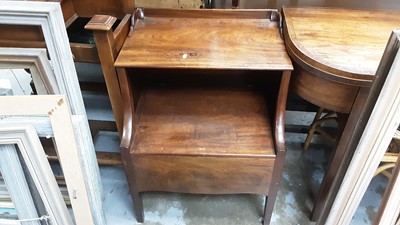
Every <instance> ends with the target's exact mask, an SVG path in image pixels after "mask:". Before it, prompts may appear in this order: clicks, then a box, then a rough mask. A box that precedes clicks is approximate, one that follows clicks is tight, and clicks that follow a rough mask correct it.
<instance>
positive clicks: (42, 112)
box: [0, 95, 96, 225]
mask: <svg viewBox="0 0 400 225" xmlns="http://www.w3.org/2000/svg"><path fill="white" fill-rule="evenodd" d="M0 105H2V106H7V107H1V108H0V116H2V117H3V118H2V120H0V124H2V123H6V121H3V120H4V119H5V118H4V117H9V116H23V117H20V119H19V121H20V122H29V120H28V121H25V118H29V117H30V116H34V117H35V116H36V117H37V116H41V117H43V116H46V117H47V118H48V119H49V121H50V124H51V128H52V131H53V132H52V133H53V135H54V140H55V144H56V148H57V152H58V156H59V159H60V164H61V167H62V169H63V173H64V176H65V181H66V184H67V189H68V194H69V197H70V200H71V205H72V209H73V211H74V215H75V221H76V222H77V224H78V225H94V224H96V223H95V222H94V218H93V214H92V209H91V207H90V199H89V198H90V197H89V195H88V193H87V189H86V183H87V182H90V181H88V180H87V178H86V177H85V176H84V172H83V170H84V168H83V167H82V166H81V163H80V162H81V160H80V157H81V154H80V152H79V151H78V145H79V140H78V143H77V142H76V141H75V135H76V134H78V133H77V132H76V130H79V129H81V127H79V125H81V124H82V123H81V122H82V121H84V120H80V121H78V122H77V123H76V125H77V126H78V127H75V129H74V126H73V123H72V119H71V115H70V111H69V107H68V105H67V102H66V99H65V97H64V96H59V95H41V96H4V97H1V98H0ZM81 119H85V117H81ZM12 123H15V121H13V122H12ZM46 123H47V124H48V120H47V121H46ZM74 131H75V132H74ZM85 180H86V183H85Z"/></svg>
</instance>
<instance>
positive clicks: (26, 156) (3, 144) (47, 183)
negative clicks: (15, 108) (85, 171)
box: [0, 123, 73, 225]
mask: <svg viewBox="0 0 400 225" xmlns="http://www.w3.org/2000/svg"><path fill="white" fill-rule="evenodd" d="M14 145H17V146H18V150H19V152H20V153H21V156H22V159H23V160H24V161H25V164H26V166H27V169H28V172H29V174H30V176H31V177H32V180H33V183H34V185H35V186H36V189H37V190H38V193H39V195H40V197H41V200H42V202H43V204H44V206H45V209H46V212H47V214H48V215H45V216H48V218H49V220H50V223H51V224H55V225H73V222H72V218H71V216H70V215H69V213H68V209H67V207H66V205H65V203H64V200H63V197H62V195H61V192H60V189H59V187H58V185H57V182H56V180H55V178H54V175H53V172H52V170H51V167H50V164H49V162H48V161H47V157H46V155H45V153H44V150H43V147H42V145H41V143H40V140H39V137H38V135H37V133H36V130H35V128H34V127H33V126H32V125H29V124H19V123H16V124H0V149H1V150H2V156H6V157H5V158H4V159H2V162H1V163H2V169H5V170H6V171H7V172H6V171H3V170H2V172H4V173H3V177H4V180H5V182H6V184H7V187H9V192H10V195H11V197H12V200H13V202H14V204H15V207H16V209H17V213H18V217H19V219H28V221H27V222H24V224H31V225H36V224H41V223H40V221H39V219H38V220H37V221H34V220H33V221H29V219H35V218H38V216H37V213H36V209H35V207H34V203H33V200H32V196H30V192H29V188H28V187H27V183H26V179H25V175H24V173H23V171H22V167H21V164H20V163H18V162H19V159H18V155H17V149H16V148H15V146H14ZM3 153H4V154H3ZM16 162H17V163H16ZM3 163H5V164H6V165H4V164H3ZM3 166H4V167H3ZM15 172H17V173H19V175H18V176H15V175H16V173H15ZM8 175H9V177H7V176H8ZM12 175H14V176H12ZM11 176H12V177H11ZM8 178H10V179H8ZM11 180H12V181H13V183H14V184H24V185H14V186H13V185H11V186H13V188H16V190H11V189H12V188H10V185H9V184H8V183H9V182H10V181H11ZM20 188H25V189H28V192H27V193H24V192H22V193H21V192H20ZM13 193H14V194H15V195H14V194H13ZM24 201H25V202H24ZM18 202H19V203H20V205H17V204H18ZM21 206H22V207H21ZM24 207H28V208H25V210H22V211H21V210H20V209H21V208H24ZM32 207H33V209H32ZM21 214H26V215H24V216H23V217H21ZM39 218H40V217H39ZM41 218H45V217H41ZM11 222H13V221H9V222H7V221H4V220H2V221H0V224H11Z"/></svg>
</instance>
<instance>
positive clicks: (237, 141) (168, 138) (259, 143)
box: [131, 88, 275, 157]
mask: <svg viewBox="0 0 400 225" xmlns="http://www.w3.org/2000/svg"><path fill="white" fill-rule="evenodd" d="M140 101H142V102H143V107H142V108H140V109H138V110H139V111H138V112H136V120H135V121H136V123H135V122H134V129H135V134H134V140H133V145H132V148H131V151H132V153H134V154H172V155H174V154H178V155H217V156H218V155H224V156H227V155H233V156H248V157H260V156H267V157H268V156H269V157H275V151H274V144H273V141H272V140H273V139H272V132H271V124H270V122H269V115H268V110H267V107H266V102H267V100H266V98H265V97H264V96H262V94H260V93H257V92H254V91H244V90H221V89H188V88H164V89H163V88H159V89H151V90H147V91H145V94H143V95H142V97H141V100H140Z"/></svg>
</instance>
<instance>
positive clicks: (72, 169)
mask: <svg viewBox="0 0 400 225" xmlns="http://www.w3.org/2000/svg"><path fill="white" fill-rule="evenodd" d="M0 24H9V25H32V26H40V27H41V29H42V32H43V36H44V39H45V42H46V47H47V50H48V54H49V57H50V60H51V67H52V71H53V75H51V76H54V77H52V78H49V77H48V78H49V79H47V80H45V79H41V82H42V83H43V84H42V85H38V86H39V87H40V88H39V91H40V92H44V91H46V92H47V93H49V94H62V95H65V99H64V100H63V101H66V102H65V104H64V103H62V105H63V107H64V105H69V107H67V106H65V107H67V108H68V113H70V114H71V121H72V129H73V140H74V141H73V143H75V144H76V149H77V155H68V154H67V155H64V154H63V153H61V151H60V146H61V144H60V145H59V146H57V149H58V154H59V158H60V162H61V166H62V169H63V173H64V175H65V180H66V184H67V188H68V193H69V196H70V198H71V204H72V208H73V212H74V216H75V220H76V223H77V224H78V225H91V224H96V225H105V224H106V221H105V216H104V212H103V207H102V188H101V179H100V172H99V168H98V164H97V160H96V154H95V150H94V145H93V141H92V137H91V134H90V129H89V124H88V121H87V116H86V111H85V108H84V104H83V100H82V94H81V91H80V88H79V83H78V78H77V74H76V71H75V66H74V62H73V56H72V53H71V50H70V46H69V42H68V37H67V33H66V28H65V25H64V20H63V17H62V12H61V7H60V4H59V3H52V2H29V1H0ZM37 58H40V56H39V57H37ZM42 58H43V57H42ZM44 64H46V63H44ZM45 67H47V66H45ZM36 68H37V71H36V72H38V71H49V69H48V67H47V68H40V67H38V66H36ZM50 73H51V72H50ZM42 78H43V77H42ZM35 79H36V78H34V81H35ZM36 82H37V83H40V82H38V79H36ZM54 84H56V86H54ZM49 87H52V88H53V89H52V90H51V89H49ZM35 97H37V96H35ZM58 97H59V99H61V98H62V97H61V96H58ZM2 98H3V97H2ZM4 98H10V97H4ZM46 98H47V97H46V96H39V97H38V99H46ZM13 101H15V100H12V101H8V102H4V104H6V105H3V104H2V106H6V107H1V108H0V116H3V118H2V119H1V120H0V123H2V124H4V123H10V122H11V123H14V122H24V123H29V124H33V125H34V127H35V129H36V130H37V133H38V134H39V136H41V135H44V136H49V135H50V136H51V135H54V138H55V139H57V137H56V136H57V135H60V136H63V135H64V134H62V132H61V133H60V132H58V134H56V132H55V130H54V127H52V126H50V125H51V124H52V123H51V121H52V119H51V118H52V117H51V115H50V114H48V113H51V110H50V111H46V112H45V113H44V114H43V111H40V113H39V114H40V115H41V116H40V117H37V115H36V114H35V113H31V114H32V115H29V114H24V115H25V116H24V117H19V118H18V117H15V115H17V114H16V113H14V114H13V113H12V112H11V111H8V110H9V109H11V108H12V106H13V105H14V106H18V107H21V104H17V103H13ZM21 101H22V100H21ZM53 103H54V102H53ZM43 104H44V103H43ZM57 104H58V103H57ZM42 106H43V107H44V108H42V109H41V110H44V109H45V108H46V107H48V106H49V105H42ZM31 107H33V108H40V107H41V105H35V106H33V105H31ZM60 107H61V105H59V106H58V107H57V106H55V108H53V109H56V108H60ZM46 110H49V108H47V109H46ZM26 112H29V109H28V110H27V111H26ZM33 114H34V115H36V117H35V116H34V115H33ZM21 115H22V114H21ZM43 115H48V116H49V117H48V118H46V117H43ZM4 116H13V117H4ZM26 116H28V117H26ZM49 118H50V119H49ZM70 140H71V141H72V139H70ZM64 144H65V145H66V146H69V145H70V144H71V143H64ZM61 148H63V147H61ZM69 151H71V150H69ZM71 156H73V157H72V158H71Z"/></svg>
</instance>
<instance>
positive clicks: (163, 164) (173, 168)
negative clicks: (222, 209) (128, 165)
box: [133, 156, 275, 195]
mask: <svg viewBox="0 0 400 225" xmlns="http://www.w3.org/2000/svg"><path fill="white" fill-rule="evenodd" d="M274 161H275V159H272V158H241V157H233V158H232V157H201V156H199V157H192V156H150V157H148V156H140V157H135V158H134V159H133V166H134V171H135V175H134V176H135V178H136V179H137V180H138V181H140V182H137V186H136V187H137V191H139V192H140V191H170V192H181V193H198V194H199V193H203V194H230V193H231V194H234V193H253V194H260V195H267V194H268V190H269V186H270V185H269V183H270V180H271V177H272V169H273V167H274ZM233 165H234V166H233Z"/></svg>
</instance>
